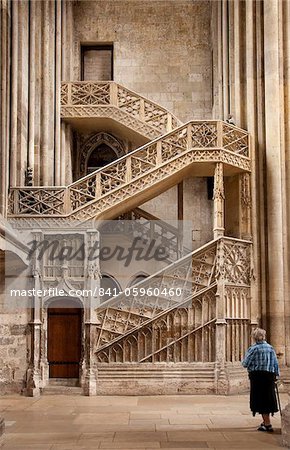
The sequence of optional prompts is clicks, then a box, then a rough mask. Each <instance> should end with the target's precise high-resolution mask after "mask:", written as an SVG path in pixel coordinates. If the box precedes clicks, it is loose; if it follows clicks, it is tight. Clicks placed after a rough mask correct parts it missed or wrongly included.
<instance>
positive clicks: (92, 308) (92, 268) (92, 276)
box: [83, 230, 101, 396]
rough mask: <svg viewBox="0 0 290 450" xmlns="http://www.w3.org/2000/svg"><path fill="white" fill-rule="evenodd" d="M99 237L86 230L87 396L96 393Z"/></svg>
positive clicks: (95, 232) (84, 379)
mask: <svg viewBox="0 0 290 450" xmlns="http://www.w3.org/2000/svg"><path fill="white" fill-rule="evenodd" d="M99 239H100V235H99V232H98V231H97V230H88V231H87V239H86V247H87V248H86V249H87V254H88V262H87V267H86V289H87V290H88V291H89V292H92V293H93V294H92V295H89V296H88V297H87V298H86V300H85V311H84V314H85V317H84V319H85V330H84V334H85V336H84V339H85V347H84V377H83V392H84V394H85V395H89V396H90V395H96V393H97V367H96V360H95V355H94V349H95V342H96V338H97V336H96V327H97V325H99V320H98V317H97V307H98V305H99V303H100V301H99V297H98V291H99V288H100V280H101V273H100V266H99V261H100V260H99V250H97V244H98V243H99V242H100V240H99ZM93 249H94V250H93Z"/></svg>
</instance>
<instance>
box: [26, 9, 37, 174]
mask: <svg viewBox="0 0 290 450" xmlns="http://www.w3.org/2000/svg"><path fill="white" fill-rule="evenodd" d="M35 23H36V15H35V1H34V0H32V1H30V2H29V99H28V103H29V108H28V161H27V169H30V170H31V171H32V180H33V173H34V135H35V125H34V124H35V37H36V36H35Z"/></svg>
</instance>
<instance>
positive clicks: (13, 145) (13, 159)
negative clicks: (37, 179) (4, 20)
mask: <svg viewBox="0 0 290 450" xmlns="http://www.w3.org/2000/svg"><path fill="white" fill-rule="evenodd" d="M18 39H19V36H18V2H16V1H14V2H12V43H11V45H12V55H11V56H12V57H11V141H10V168H9V172H10V185H11V186H16V185H17V184H18V183H17V115H18V113H17V83H18V81H17V78H18Z"/></svg>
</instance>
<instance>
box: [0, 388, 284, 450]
mask: <svg viewBox="0 0 290 450" xmlns="http://www.w3.org/2000/svg"><path fill="white" fill-rule="evenodd" d="M281 397H282V403H286V400H287V396H283V395H282V396H281ZM0 415H2V416H4V418H5V420H6V433H5V436H4V437H2V438H1V439H0V448H1V450H2V449H15V450H20V449H21V450H22V449H23V450H30V449H37V450H49V449H50V450H83V449H123V450H129V449H135V450H145V449H146V450H151V449H156V448H161V449H170V450H174V449H176V450H177V449H178V450H182V449H186V450H188V449H192V448H193V449H195V450H197V449H205V448H210V449H217V450H223V449H224V450H226V449H227V450H228V449H245V450H246V449H247V450H258V449H262V448H263V449H272V450H274V449H278V448H280V449H281V435H280V417H279V414H277V415H276V417H274V419H273V426H274V427H275V433H273V434H270V433H261V432H258V431H256V427H257V425H259V423H260V418H259V417H256V418H253V417H252V416H251V414H250V412H249V409H248V396H246V395H240V396H230V397H220V396H213V395H211V396H160V397H159V396H154V397H82V396H76V395H75V396H64V395H62V396H56V395H51V396H43V397H41V398H40V399H35V398H25V397H19V396H9V397H2V398H1V397H0Z"/></svg>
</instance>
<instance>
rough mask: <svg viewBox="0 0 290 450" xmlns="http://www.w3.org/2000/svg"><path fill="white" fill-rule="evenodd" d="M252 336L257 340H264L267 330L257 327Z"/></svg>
mask: <svg viewBox="0 0 290 450" xmlns="http://www.w3.org/2000/svg"><path fill="white" fill-rule="evenodd" d="M252 337H253V339H254V340H255V341H256V342H261V341H264V340H265V339H266V330H263V328H255V329H254V330H253V332H252Z"/></svg>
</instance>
